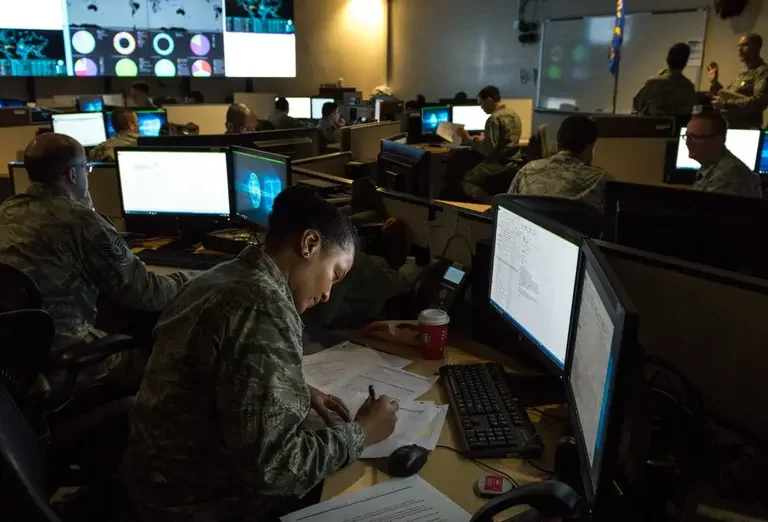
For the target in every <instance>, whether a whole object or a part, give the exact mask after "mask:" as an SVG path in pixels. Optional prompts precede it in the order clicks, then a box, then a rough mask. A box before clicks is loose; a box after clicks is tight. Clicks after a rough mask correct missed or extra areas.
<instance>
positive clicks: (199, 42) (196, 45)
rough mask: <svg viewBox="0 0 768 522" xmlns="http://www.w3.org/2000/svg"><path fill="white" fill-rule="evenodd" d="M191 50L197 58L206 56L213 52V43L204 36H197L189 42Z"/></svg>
mask: <svg viewBox="0 0 768 522" xmlns="http://www.w3.org/2000/svg"><path fill="white" fill-rule="evenodd" d="M189 49H190V50H191V51H192V52H193V53H194V54H195V56H205V55H206V54H208V52H209V51H210V50H211V41H210V40H209V39H208V37H207V36H205V35H204V34H196V35H195V36H193V37H192V39H191V40H190V41H189Z"/></svg>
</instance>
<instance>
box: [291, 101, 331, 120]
mask: <svg viewBox="0 0 768 522" xmlns="http://www.w3.org/2000/svg"><path fill="white" fill-rule="evenodd" d="M297 98H301V96H297ZM315 100H330V103H336V105H338V103H337V102H336V100H334V99H333V98H328V97H325V96H310V97H309V113H310V116H311V118H310V119H312V120H321V119H323V114H322V107H320V110H321V112H320V116H319V117H317V118H315V115H314V114H312V104H313V102H314V101H315ZM326 103H329V102H328V101H326V102H324V103H323V105H325V104H326Z"/></svg>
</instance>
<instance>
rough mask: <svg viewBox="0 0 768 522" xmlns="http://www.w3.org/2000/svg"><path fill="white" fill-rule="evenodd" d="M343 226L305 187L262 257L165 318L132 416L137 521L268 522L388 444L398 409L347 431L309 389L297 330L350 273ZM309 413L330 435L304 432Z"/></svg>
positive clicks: (215, 279) (130, 485)
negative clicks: (370, 448)
mask: <svg viewBox="0 0 768 522" xmlns="http://www.w3.org/2000/svg"><path fill="white" fill-rule="evenodd" d="M356 243H357V237H356V232H355V229H354V227H353V226H352V224H351V222H350V221H349V219H348V218H347V217H346V216H345V215H344V214H343V213H342V212H341V211H340V210H339V209H337V208H336V207H334V206H333V205H331V204H330V203H328V202H326V201H325V200H323V199H322V198H321V197H320V196H319V195H317V193H316V192H315V191H314V190H313V189H311V188H306V187H299V186H294V187H289V188H287V189H285V190H284V191H283V192H282V193H281V194H280V195H279V196H278V197H277V198H276V199H275V203H274V207H273V211H272V214H271V215H270V217H269V232H268V234H267V238H266V243H265V247H264V249H261V248H259V247H256V246H250V247H248V248H246V249H245V250H243V252H242V253H241V254H240V255H239V256H238V257H237V259H235V260H233V261H230V262H227V263H223V264H221V265H219V266H217V267H215V268H213V269H211V270H209V271H208V272H205V273H204V274H201V275H199V276H198V277H196V278H195V279H193V280H192V281H191V282H190V283H189V284H188V285H186V286H185V287H184V289H183V290H182V291H181V292H180V293H179V295H178V297H177V298H176V299H175V300H174V302H173V303H172V304H171V306H170V307H169V308H168V309H167V310H166V311H165V312H164V313H163V315H162V316H161V318H160V321H159V322H158V326H157V328H156V330H155V336H156V339H157V340H156V342H155V346H154V350H153V352H152V357H151V358H150V360H149V363H148V364H147V368H146V371H145V373H144V380H143V382H142V385H141V389H140V390H139V393H138V395H137V396H136V404H135V406H134V408H133V411H132V412H131V438H130V442H129V443H128V448H127V450H126V455H125V459H124V469H123V474H124V480H125V483H126V489H127V492H128V494H129V496H130V497H131V498H132V500H133V503H134V508H135V509H136V511H137V512H138V514H139V518H140V520H141V521H142V522H160V521H162V522H181V521H185V522H187V521H188V522H193V521H198V520H206V521H208V520H211V521H214V520H216V521H224V520H232V521H234V520H260V521H261V520H264V521H267V520H275V519H276V517H277V516H279V515H280V514H284V513H287V512H291V511H294V510H296V509H298V504H297V500H296V497H303V496H304V495H305V494H307V492H309V491H310V490H312V489H313V488H314V487H315V486H316V485H318V484H319V483H320V482H321V481H323V480H324V479H325V478H326V477H328V476H329V475H331V474H332V473H334V472H335V471H337V470H338V469H340V468H341V467H343V466H346V465H347V464H349V463H351V462H353V461H354V460H356V459H357V458H358V457H359V456H360V454H361V453H362V451H363V448H364V447H365V446H366V445H369V444H373V443H375V442H378V441H381V440H383V439H385V438H386V437H388V436H389V435H390V434H392V432H393V431H394V427H395V421H396V417H395V413H396V410H397V403H396V402H392V401H390V399H389V398H387V397H386V396H381V397H379V399H378V400H371V399H369V400H368V401H366V403H365V404H363V406H362V407H361V408H360V410H359V411H358V413H357V416H356V417H355V419H354V421H352V419H351V418H350V414H349V412H348V411H347V409H346V407H345V406H344V404H343V403H342V402H341V401H340V400H339V399H337V398H335V397H333V396H329V395H327V394H325V393H323V392H320V391H318V390H315V389H313V388H310V387H309V386H307V383H306V381H305V380H304V374H303V371H302V352H303V346H302V327H303V325H302V321H301V319H300V317H299V315H300V314H301V313H303V312H304V311H305V310H307V309H308V308H311V307H313V306H315V305H316V304H318V303H320V302H326V301H328V299H329V297H330V293H331V287H332V286H333V285H334V284H335V283H337V282H338V281H339V280H341V279H342V278H343V277H344V276H345V275H346V274H347V272H348V271H349V269H350V267H351V266H352V262H353V259H354V256H355V250H356ZM310 407H311V408H313V409H314V410H315V411H317V413H318V414H320V416H321V417H322V418H323V419H325V420H326V422H327V423H328V424H329V426H330V424H331V422H330V416H329V414H330V412H331V411H333V412H335V413H337V414H338V415H339V416H341V417H342V419H344V420H345V421H346V422H345V423H344V424H341V425H336V426H333V427H328V428H326V429H321V430H315V431H310V430H305V429H303V428H302V423H303V422H304V420H305V418H306V417H307V414H308V413H309V411H310Z"/></svg>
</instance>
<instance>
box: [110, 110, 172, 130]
mask: <svg viewBox="0 0 768 522" xmlns="http://www.w3.org/2000/svg"><path fill="white" fill-rule="evenodd" d="M134 112H135V113H136V117H137V118H138V119H139V136H160V128H161V127H162V126H163V125H165V124H166V123H168V114H167V113H166V110H165V109H134ZM104 117H105V118H106V122H107V134H108V135H109V136H110V137H112V136H114V135H115V134H116V132H115V128H114V127H113V126H112V111H107V112H105V113H104Z"/></svg>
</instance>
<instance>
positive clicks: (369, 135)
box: [341, 121, 400, 162]
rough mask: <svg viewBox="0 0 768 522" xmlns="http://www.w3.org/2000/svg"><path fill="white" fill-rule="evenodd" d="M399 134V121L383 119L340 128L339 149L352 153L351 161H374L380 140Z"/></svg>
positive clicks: (379, 148)
mask: <svg viewBox="0 0 768 522" xmlns="http://www.w3.org/2000/svg"><path fill="white" fill-rule="evenodd" d="M396 134H400V123H399V122H392V121H385V122H378V123H366V124H363V125H353V126H350V127H343V128H342V129H341V150H342V151H343V152H347V151H348V152H351V153H352V161H360V162H371V161H375V160H376V158H377V157H378V155H379V152H380V151H381V140H383V139H386V138H391V137H392V136H394V135H396Z"/></svg>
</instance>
